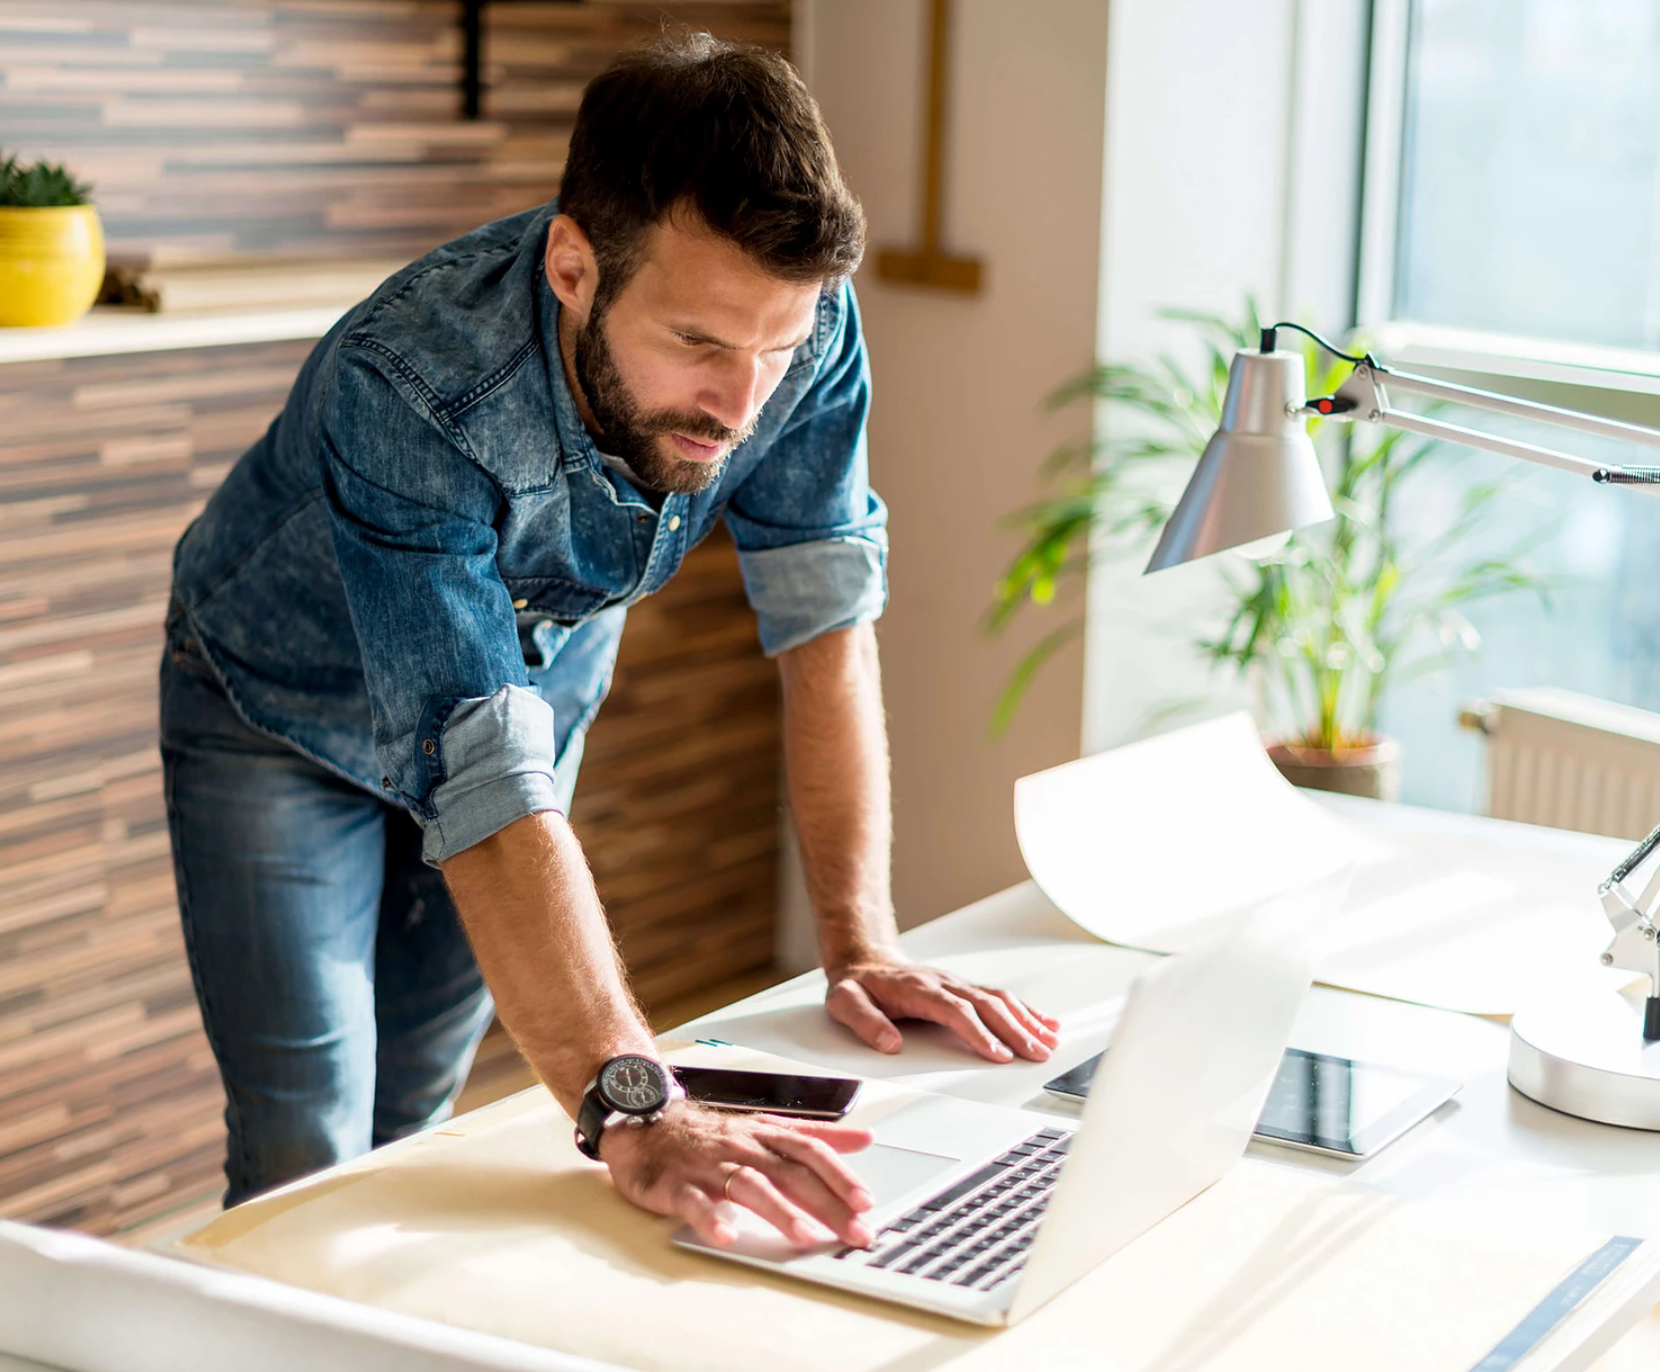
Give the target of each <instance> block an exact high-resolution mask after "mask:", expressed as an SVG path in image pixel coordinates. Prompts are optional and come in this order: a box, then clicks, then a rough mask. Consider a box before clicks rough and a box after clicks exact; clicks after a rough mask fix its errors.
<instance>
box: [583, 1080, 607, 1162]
mask: <svg viewBox="0 0 1660 1372" xmlns="http://www.w3.org/2000/svg"><path fill="white" fill-rule="evenodd" d="M610 1117H611V1111H610V1110H609V1109H607V1108H606V1104H605V1102H604V1101H603V1100H601V1099H600V1095H599V1091H598V1090H597V1089H596V1088H595V1087H592V1086H590V1087H589V1088H588V1089H587V1091H585V1092H584V1093H583V1096H582V1105H581V1107H580V1108H579V1109H578V1110H577V1112H576V1148H577V1152H579V1153H581V1154H582V1156H583V1157H585V1158H592V1159H593V1160H594V1161H595V1162H598V1161H599V1160H600V1158H599V1136H600V1135H601V1134H602V1133H604V1132H605V1122H606V1120H608V1119H610Z"/></svg>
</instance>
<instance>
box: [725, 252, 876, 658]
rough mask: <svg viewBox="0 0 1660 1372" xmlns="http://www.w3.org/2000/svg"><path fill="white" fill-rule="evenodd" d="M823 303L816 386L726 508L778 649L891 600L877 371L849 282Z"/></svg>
mask: <svg viewBox="0 0 1660 1372" xmlns="http://www.w3.org/2000/svg"><path fill="white" fill-rule="evenodd" d="M825 308H826V316H825V321H824V326H823V327H824V331H825V336H826V337H825V343H824V347H823V349H822V351H821V353H820V356H819V361H818V363H817V368H816V371H815V374H814V377H813V381H812V384H811V386H810V387H809V389H808V391H807V393H806V394H805V395H804V396H803V397H802V399H801V401H800V403H799V404H798V405H797V406H796V408H795V411H794V412H793V414H792V416H791V419H790V422H789V423H788V425H786V426H785V428H784V429H783V431H782V432H781V433H780V434H779V437H778V439H777V441H776V443H775V444H774V445H773V447H772V449H771V450H770V451H769V452H768V453H767V455H766V457H765V458H764V459H762V461H761V462H760V463H759V464H758V465H757V466H756V468H755V470H754V471H753V472H751V473H750V474H749V476H748V477H747V478H746V479H745V481H744V483H743V484H742V485H741V486H740V487H739V488H738V490H737V491H736V492H735V493H734V495H733V498H732V500H731V502H730V503H729V504H728V506H727V509H726V523H727V527H728V528H729V529H730V530H731V532H732V539H733V542H734V543H735V544H736V545H737V548H738V562H739V565H740V567H741V568H742V571H743V579H744V591H745V594H746V595H747V597H748V599H749V603H750V606H751V607H752V608H753V609H754V611H755V616H756V620H757V622H758V625H759V629H760V637H761V648H762V651H763V652H765V653H766V654H767V655H768V656H769V657H773V656H776V655H777V654H779V653H782V652H785V651H787V650H788V649H790V648H795V647H798V646H800V645H801V644H803V643H806V642H809V641H810V640H812V639H814V638H817V637H818V636H819V635H820V634H825V633H829V632H830V631H832V630H834V629H846V628H851V627H852V626H853V625H855V624H866V623H869V622H870V621H872V620H875V619H877V618H879V617H880V616H881V614H882V611H883V609H884V608H886V605H887V597H888V582H887V562H888V536H887V519H888V512H887V507H886V506H885V505H883V503H882V501H881V498H880V497H879V496H877V494H876V492H875V491H873V490H872V489H871V488H870V470H869V458H868V454H867V452H866V447H865V423H866V419H867V417H868V415H869V412H870V368H869V365H868V362H867V360H866V357H865V347H864V338H863V335H862V333H861V331H860V327H859V311H858V302H857V300H856V299H855V297H854V294H853V287H852V284H851V283H850V282H848V283H843V285H842V286H841V287H840V289H839V290H838V291H837V293H836V294H835V296H833V297H831V298H829V299H827V301H826V302H825Z"/></svg>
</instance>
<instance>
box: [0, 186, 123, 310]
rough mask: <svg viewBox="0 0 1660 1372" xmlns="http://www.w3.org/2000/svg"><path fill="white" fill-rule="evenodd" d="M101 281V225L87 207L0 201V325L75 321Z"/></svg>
mask: <svg viewBox="0 0 1660 1372" xmlns="http://www.w3.org/2000/svg"><path fill="white" fill-rule="evenodd" d="M103 281H104V228H103V225H102V224H101V223H100V222H99V219H98V211H97V210H95V209H94V208H93V207H92V206H91V205H65V206H61V207H53V208H49V209H30V208H25V207H23V206H18V205H0V325H3V326H7V327H16V326H19V325H21V326H25V327H32V328H42V327H46V328H51V327H56V326H61V325H64V324H73V323H74V322H75V321H76V320H77V319H79V318H80V317H81V316H82V315H83V314H85V313H86V312H87V310H89V309H90V308H91V307H92V302H93V301H94V300H96V299H97V298H98V288H99V286H101V285H102V284H103Z"/></svg>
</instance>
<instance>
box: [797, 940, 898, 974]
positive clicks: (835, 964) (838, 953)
mask: <svg viewBox="0 0 1660 1372" xmlns="http://www.w3.org/2000/svg"><path fill="white" fill-rule="evenodd" d="M908 961H909V959H908V958H907V957H906V956H905V950H904V949H903V948H901V947H900V946H899V931H898V930H897V929H894V930H893V932H892V933H891V934H883V933H873V932H871V931H868V930H861V931H860V932H859V933H858V934H849V933H846V932H843V931H836V932H835V933H834V934H832V933H830V932H829V931H826V932H825V933H824V934H823V935H821V937H820V940H819V966H821V967H822V968H823V969H824V971H825V974H826V975H830V974H832V973H835V972H840V971H844V970H845V969H847V968H850V967H865V966H870V965H872V964H875V965H884V964H895V963H904V962H908Z"/></svg>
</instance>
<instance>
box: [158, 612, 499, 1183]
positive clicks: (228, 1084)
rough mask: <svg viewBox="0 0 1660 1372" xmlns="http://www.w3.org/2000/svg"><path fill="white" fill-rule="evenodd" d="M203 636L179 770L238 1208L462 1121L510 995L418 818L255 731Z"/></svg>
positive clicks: (199, 980)
mask: <svg viewBox="0 0 1660 1372" xmlns="http://www.w3.org/2000/svg"><path fill="white" fill-rule="evenodd" d="M186 633H187V631H186V630H185V628H184V627H183V626H182V625H180V624H178V623H176V622H175V623H173V624H170V626H169V632H168V645H167V651H166V653H165V654H164V655H163V658H162V664H161V755H162V770H163V778H164V784H165V787H166V797H167V822H168V827H169V830H170V832H171V835H172V840H173V863H174V873H175V876H176V878H177V883H178V896H179V914H180V917H181V919H182V921H183V924H184V938H185V948H186V950H187V953H188V955H189V959H190V970H191V975H192V977H193V978H194V981H195V986H196V999H197V1001H198V1002H199V1003H200V1005H201V1010H202V1020H203V1024H204V1026H205V1027H206V1030H207V1036H208V1042H209V1044H210V1045H211V1046H212V1049H213V1054H214V1057H215V1059H216V1060H217V1061H218V1064H219V1073H220V1076H221V1077H222V1079H223V1080H224V1084H225V1099H226V1105H225V1124H226V1126H227V1128H228V1130H229V1140H228V1144H227V1148H226V1157H225V1177H226V1181H227V1183H228V1186H227V1189H226V1192H225V1204H226V1205H235V1204H236V1203H237V1202H239V1201H242V1200H246V1199H247V1198H248V1197H250V1196H253V1195H257V1194H258V1193H259V1192H261V1191H265V1190H268V1189H270V1188H271V1187H273V1186H279V1185H281V1184H282V1183H284V1182H287V1181H291V1180H293V1179H294V1178H296V1177H299V1176H303V1175H304V1174H306V1173H307V1172H313V1171H316V1170H317V1169H319V1168H322V1167H328V1166H330V1165H331V1164H333V1163H337V1162H341V1161H344V1160H345V1159H347V1158H352V1157H355V1156H357V1155H358V1154H360V1153H364V1152H367V1151H368V1150H369V1149H370V1148H372V1147H376V1146H378V1145H380V1144H382V1143H387V1142H390V1141H391V1140H393V1139H397V1138H401V1137H403V1136H404V1135H406V1134H410V1133H414V1132H415V1131H416V1130H418V1129H421V1128H424V1127H425V1126H427V1125H429V1124H434V1123H437V1122H439V1121H441V1120H443V1119H445V1118H447V1117H448V1115H449V1113H450V1110H451V1108H452V1107H453V1105H454V1102H455V1098H456V1096H457V1095H458V1094H459V1093H460V1090H461V1087H462V1085H463V1083H464V1082H465V1081H466V1077H467V1071H468V1069H469V1067H470V1066H471V1065H472V1059H473V1054H474V1052H475V1051H476V1050H477V1048H478V1043H479V1040H480V1039H481V1038H482V1037H483V1036H484V1031H485V1029H486V1028H488V1027H489V1024H490V1019H491V1016H492V1015H493V1013H494V1008H495V1007H494V1005H493V1004H492V1002H491V999H490V993H489V992H488V991H487V990H486V989H485V986H484V979H483V977H482V976H481V975H480V974H479V970H478V967H477V964H476V963H475V962H474V961H473V955H472V950H471V949H470V948H469V947H468V944H467V939H466V935H465V933H464V932H463V930H462V927H461V921H460V917H459V916H458V915H457V913H456V910H455V906H454V904H453V903H452V902H451V900H450V897H449V892H448V891H447V890H446V889H445V886H444V880H443V877H442V876H441V875H440V874H439V873H438V872H437V871H436V870H435V869H433V868H431V867H429V866H427V865H426V864H425V863H424V862H422V860H421V831H420V828H419V826H418V825H417V824H416V823H415V821H414V819H413V818H411V816H410V815H409V814H408V813H407V812H405V811H403V810H400V809H398V808H396V807H394V806H392V805H389V804H387V803H386V802H385V801H384V800H381V799H380V798H379V797H378V796H374V795H371V794H369V793H368V792H366V791H364V790H363V789H362V788H361V787H358V786H356V785H353V784H352V783H351V782H348V781H343V780H341V779H340V778H339V777H337V776H335V775H334V774H333V773H331V772H329V771H327V770H325V769H324V768H322V767H320V766H318V765H317V764H316V763H314V762H312V761H311V760H310V759H309V758H307V757H305V756H304V755H303V754H301V753H299V752H297V751H295V749H294V748H292V747H290V746H289V745H287V744H285V743H281V742H279V741H277V740H275V739H271V738H268V737H266V736H265V735H263V734H260V733H256V732H255V731H254V730H253V729H251V728H249V726H248V725H247V724H245V723H244V722H243V721H242V719H241V717H240V716H239V715H237V713H236V711H235V710H234V709H233V708H232V706H231V704H230V702H229V700H227V699H226V697H225V694H224V691H223V689H222V688H221V687H220V685H219V684H218V682H217V681H216V680H215V678H214V676H213V672H212V669H211V668H210V667H209V666H208V664H207V662H206V661H205V660H204V659H203V658H202V657H201V656H200V652H199V650H198V649H197V648H196V646H195V645H194V643H193V642H191V641H190V640H189V638H188V637H187V636H186Z"/></svg>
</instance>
